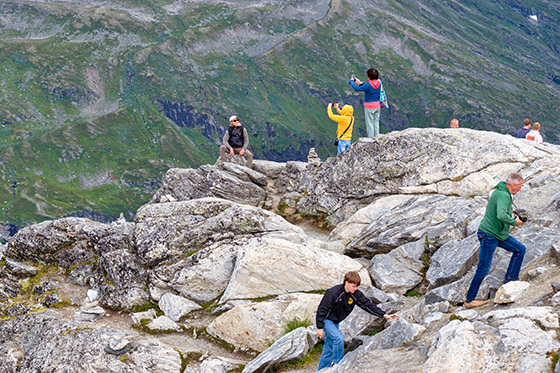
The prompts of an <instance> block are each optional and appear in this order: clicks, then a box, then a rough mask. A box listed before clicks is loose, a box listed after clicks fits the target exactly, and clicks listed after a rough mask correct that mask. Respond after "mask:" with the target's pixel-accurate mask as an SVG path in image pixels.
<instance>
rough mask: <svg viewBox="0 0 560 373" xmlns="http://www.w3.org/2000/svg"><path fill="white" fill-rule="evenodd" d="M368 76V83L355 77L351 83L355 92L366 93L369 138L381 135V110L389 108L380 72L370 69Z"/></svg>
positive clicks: (365, 103)
mask: <svg viewBox="0 0 560 373" xmlns="http://www.w3.org/2000/svg"><path fill="white" fill-rule="evenodd" d="M367 76H368V81H367V83H362V82H361V81H360V80H359V79H358V78H356V77H355V76H354V75H352V78H351V79H350V82H349V83H350V85H351V86H352V88H354V90H355V91H360V92H365V96H364V113H365V117H366V130H367V135H368V137H374V136H377V135H379V114H380V111H381V108H382V107H384V106H387V97H386V96H385V91H384V90H383V83H381V80H379V71H377V69H374V68H371V69H368V71H367Z"/></svg>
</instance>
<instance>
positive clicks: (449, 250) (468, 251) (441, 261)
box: [426, 234, 480, 287]
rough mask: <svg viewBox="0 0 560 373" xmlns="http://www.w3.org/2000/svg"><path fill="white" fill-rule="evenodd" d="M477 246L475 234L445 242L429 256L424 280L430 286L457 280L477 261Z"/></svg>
mask: <svg viewBox="0 0 560 373" xmlns="http://www.w3.org/2000/svg"><path fill="white" fill-rule="evenodd" d="M479 247H480V243H479V241H478V237H477V235H476V234H473V235H470V236H469V237H467V238H465V239H463V240H461V241H450V242H448V243H446V244H445V245H443V246H442V247H440V248H439V249H438V250H437V251H436V252H435V253H434V254H433V255H432V257H431V258H430V267H429V268H428V271H427V272H426V280H428V281H429V282H430V284H431V285H432V287H438V286H441V285H445V284H448V283H450V282H453V281H456V280H458V279H459V278H461V277H462V276H463V275H464V274H465V273H467V271H468V270H469V269H471V268H472V266H473V265H474V264H475V263H476V262H477V261H478V252H479Z"/></svg>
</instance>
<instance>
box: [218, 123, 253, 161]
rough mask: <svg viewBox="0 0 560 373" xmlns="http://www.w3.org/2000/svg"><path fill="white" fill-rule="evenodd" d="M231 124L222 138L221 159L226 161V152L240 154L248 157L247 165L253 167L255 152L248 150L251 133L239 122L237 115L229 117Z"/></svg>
mask: <svg viewBox="0 0 560 373" xmlns="http://www.w3.org/2000/svg"><path fill="white" fill-rule="evenodd" d="M229 123H230V126H229V128H228V129H227V130H226V132H225V133H224V138H223V140H222V142H223V145H222V146H220V160H221V161H222V162H224V163H225V162H226V154H227V153H228V152H229V154H230V155H231V156H232V157H233V156H234V155H235V154H239V155H240V156H242V157H245V158H247V167H249V168H252V167H253V153H251V152H250V151H249V150H247V146H248V145H249V135H248V134H247V130H246V129H245V128H244V127H243V126H242V125H241V123H240V122H239V118H238V117H237V115H232V116H231V117H230V118H229Z"/></svg>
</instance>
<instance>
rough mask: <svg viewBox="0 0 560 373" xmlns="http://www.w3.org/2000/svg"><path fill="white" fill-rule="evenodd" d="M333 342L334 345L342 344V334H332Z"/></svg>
mask: <svg viewBox="0 0 560 373" xmlns="http://www.w3.org/2000/svg"><path fill="white" fill-rule="evenodd" d="M333 344H334V345H335V346H338V345H341V344H344V336H342V335H336V336H333Z"/></svg>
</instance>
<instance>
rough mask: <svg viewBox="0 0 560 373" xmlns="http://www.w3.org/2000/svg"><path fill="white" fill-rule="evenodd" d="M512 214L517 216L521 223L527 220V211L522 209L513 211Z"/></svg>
mask: <svg viewBox="0 0 560 373" xmlns="http://www.w3.org/2000/svg"><path fill="white" fill-rule="evenodd" d="M513 216H515V217H518V218H519V220H521V221H522V222H523V223H526V222H527V213H526V212H525V211H524V210H515V211H513Z"/></svg>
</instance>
